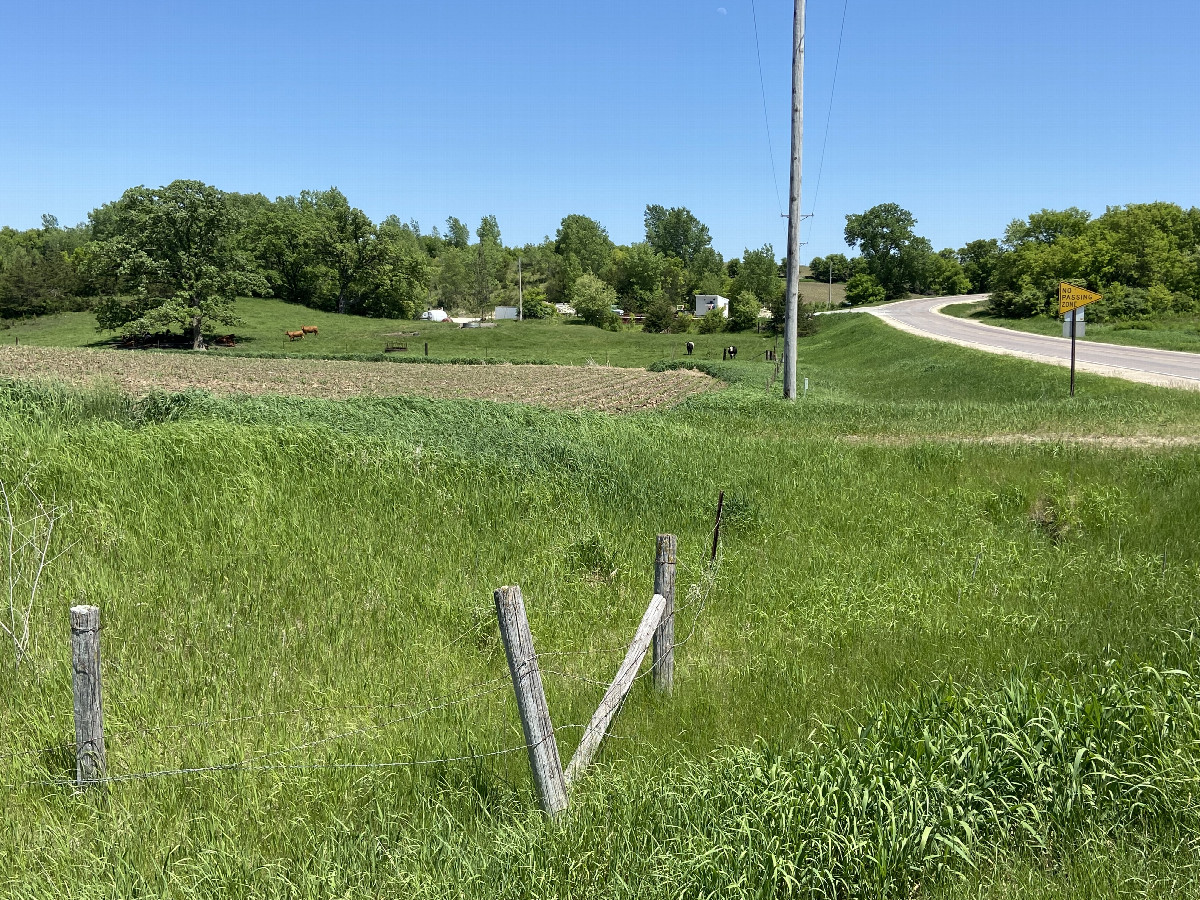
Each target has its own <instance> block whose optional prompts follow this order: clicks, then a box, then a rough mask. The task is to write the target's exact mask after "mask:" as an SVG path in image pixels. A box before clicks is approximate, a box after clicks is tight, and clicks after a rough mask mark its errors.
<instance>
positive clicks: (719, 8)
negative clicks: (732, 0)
mask: <svg viewBox="0 0 1200 900" xmlns="http://www.w3.org/2000/svg"><path fill="white" fill-rule="evenodd" d="M717 12H719V13H720V14H721V15H725V7H723V6H718V7H717Z"/></svg>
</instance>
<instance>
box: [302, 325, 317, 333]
mask: <svg viewBox="0 0 1200 900" xmlns="http://www.w3.org/2000/svg"><path fill="white" fill-rule="evenodd" d="M300 330H301V331H303V332H304V333H305V334H316V333H317V326H316V325H305V326H304V327H303V328H301V329H300Z"/></svg>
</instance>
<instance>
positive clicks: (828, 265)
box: [808, 253, 859, 282]
mask: <svg viewBox="0 0 1200 900" xmlns="http://www.w3.org/2000/svg"><path fill="white" fill-rule="evenodd" d="M857 262H859V260H858V258H856V259H848V258H847V257H846V255H845V254H844V253H830V254H829V255H828V256H814V257H813V260H812V262H811V263H809V264H808V267H809V269H810V270H811V272H812V277H813V278H814V279H815V280H817V281H826V282H827V281H829V280H830V278H829V276H830V272H831V270H832V274H833V281H838V282H843V281H849V280H850V278H851V277H852V276H853V275H855V274H856V272H855V263H857Z"/></svg>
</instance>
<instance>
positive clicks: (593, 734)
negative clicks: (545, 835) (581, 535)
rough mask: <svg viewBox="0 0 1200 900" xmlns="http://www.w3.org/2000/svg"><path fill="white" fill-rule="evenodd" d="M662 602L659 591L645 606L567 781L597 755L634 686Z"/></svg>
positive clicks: (664, 601)
mask: <svg viewBox="0 0 1200 900" xmlns="http://www.w3.org/2000/svg"><path fill="white" fill-rule="evenodd" d="M665 605H666V600H665V599H664V598H663V596H662V594H655V595H654V597H653V598H652V599H651V600H650V605H649V606H647V607H646V612H645V613H644V614H643V615H642V622H641V624H640V625H638V629H637V631H636V632H635V633H634V635H633V642H632V643H631V644H630V645H629V649H628V650H627V651H625V659H624V660H622V661H621V667H620V668H619V669H617V677H616V678H614V679H613V681H612V684H610V685H609V686H608V690H607V691H605V692H604V699H603V700H601V701H600V705H599V706H598V707H597V708H596V712H595V713H593V714H592V720H591V721H590V722H589V723H588V727H587V730H586V731H585V732H584V733H583V737H582V738H581V739H580V741H579V746H578V747H576V748H575V755H574V756H573V757H572V758H571V764H570V765H569V766H567V783H568V784H570V783H571V782H572V781H574V780H575V779H576V778H578V777H579V774H580V773H581V772H582V771H583V770H584V769H586V768H587V767H588V763H590V762H591V761H592V757H593V756H595V755H596V751H597V750H599V749H600V742H601V741H602V740H604V735H605V734H606V733H607V732H608V726H609V725H611V724H612V720H613V719H614V718H615V717H616V715H617V711H618V710H619V709H620V708H621V704H622V703H623V702H625V695H626V694H628V693H629V689H630V688H631V687H633V682H634V679H636V678H637V671H638V668H639V667H640V666H641V664H642V660H643V659H645V658H646V651H648V650H649V649H650V640H651V638H652V637H653V635H654V628H655V625H656V624H657V623H658V622H661V621H662V618H663V607H664V606H665Z"/></svg>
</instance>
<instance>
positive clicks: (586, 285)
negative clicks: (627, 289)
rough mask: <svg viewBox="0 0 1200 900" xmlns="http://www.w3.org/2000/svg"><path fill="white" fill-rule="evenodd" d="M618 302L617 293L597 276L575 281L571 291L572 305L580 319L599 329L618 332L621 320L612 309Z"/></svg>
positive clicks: (586, 276)
mask: <svg viewBox="0 0 1200 900" xmlns="http://www.w3.org/2000/svg"><path fill="white" fill-rule="evenodd" d="M616 302H617V292H616V291H614V290H613V289H612V288H611V287H609V286H608V285H607V284H605V283H604V282H603V281H601V280H600V279H599V278H597V277H596V276H595V275H589V274H586V273H585V274H583V275H580V276H579V277H578V278H576V279H575V286H574V288H573V289H572V290H571V305H572V306H574V307H575V312H576V314H577V315H578V316H579V318H581V319H583V321H584V322H586V323H587V324H589V325H595V326H596V327H597V328H607V329H608V330H610V331H616V329H617V325H618V324H619V323H620V321H621V320H620V318H619V317H618V316H617V314H616V313H615V312H613V310H612V308H613V306H615V305H616Z"/></svg>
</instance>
